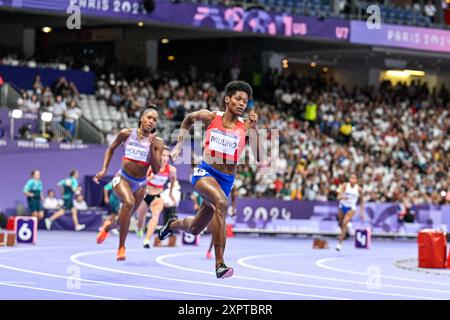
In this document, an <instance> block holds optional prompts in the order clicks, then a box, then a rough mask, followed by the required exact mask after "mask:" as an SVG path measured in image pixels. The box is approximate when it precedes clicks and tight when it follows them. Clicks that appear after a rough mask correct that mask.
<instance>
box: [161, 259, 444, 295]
mask: <svg viewBox="0 0 450 320" xmlns="http://www.w3.org/2000/svg"><path fill="white" fill-rule="evenodd" d="M201 253H202V252H188V253H174V254H168V255H164V256H160V257H158V258H157V262H158V263H161V264H163V265H166V266H168V267H171V268H174V269H179V270H184V271H190V272H198V273H205V274H209V272H208V271H204V270H198V269H192V268H186V267H181V266H178V265H174V264H171V263H168V262H165V261H164V259H166V258H171V257H178V256H185V255H189V254H201ZM281 255H283V254H274V256H281ZM284 255H287V254H284ZM289 255H292V254H289ZM264 256H270V255H264ZM248 258H251V257H244V258H241V259H239V260H238V263H239V261H241V263H239V264H241V265H243V266H245V267H249V268H252V269H258V270H261V271H267V272H272V273H279V274H288V275H293V276H301V277H304V278H313V279H314V278H316V276H309V275H307V274H297V273H293V272H286V271H279V270H274V269H266V268H260V267H255V266H252V265H249V264H246V263H242V261H243V260H245V259H248ZM234 278H237V279H243V280H252V281H259V282H271V283H281V284H285V285H292V286H302V287H310V288H318V289H329V290H336V291H346V292H357V293H366V294H372V295H383V296H395V297H405V298H414V299H437V300H441V298H434V297H424V296H415V295H405V294H400V293H388V292H375V291H367V290H357V289H345V288H339V287H329V286H320V285H312V284H302V283H296V282H292V281H291V282H282V281H277V280H268V279H260V278H250V277H244V276H234ZM322 280H327V281H338V282H346V283H348V282H352V281H349V280H342V279H336V278H324V279H322ZM355 282H356V283H357V284H364V285H366V286H367V283H366V282H358V281H355ZM443 292H447V291H443ZM449 293H450V292H449ZM444 300H445V299H444Z"/></svg>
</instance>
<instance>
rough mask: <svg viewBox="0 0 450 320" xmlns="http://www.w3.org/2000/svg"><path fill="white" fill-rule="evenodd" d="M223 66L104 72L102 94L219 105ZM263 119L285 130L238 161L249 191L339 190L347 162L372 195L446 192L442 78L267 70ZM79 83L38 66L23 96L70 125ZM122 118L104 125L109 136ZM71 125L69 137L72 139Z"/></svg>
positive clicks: (132, 111) (179, 116)
mask: <svg viewBox="0 0 450 320" xmlns="http://www.w3.org/2000/svg"><path fill="white" fill-rule="evenodd" d="M236 73H237V74H238V77H239V69H236V68H233V69H231V72H229V74H226V73H218V72H211V73H204V72H202V73H201V76H200V75H199V74H200V73H197V72H194V71H192V72H188V73H185V74H177V75H176V76H174V75H172V74H169V73H152V74H151V75H150V76H148V77H146V78H145V79H134V80H131V81H129V80H126V79H125V78H119V77H118V76H116V77H111V76H110V77H109V78H108V77H106V76H103V77H100V80H99V81H98V82H97V89H96V97H97V99H103V100H105V101H107V105H108V106H109V107H113V108H116V109H117V110H118V111H120V112H122V113H124V114H126V115H127V117H132V118H133V117H134V118H138V117H139V115H140V114H141V112H142V111H143V110H144V109H145V108H147V107H148V106H149V105H151V104H156V105H157V106H158V107H159V108H160V117H161V120H171V121H175V122H180V121H182V120H183V119H184V117H185V115H186V113H189V112H192V111H195V110H198V109H201V108H208V109H210V110H219V109H222V108H223V105H222V101H223V94H224V93H223V89H224V86H225V84H226V83H227V81H229V80H231V79H234V78H236ZM254 88H255V92H257V95H256V96H255V98H256V101H255V108H256V111H257V112H258V113H259V114H260V116H261V119H260V120H261V121H260V122H261V125H260V127H261V128H265V129H276V130H278V132H279V142H280V145H279V153H278V154H277V158H276V160H274V161H272V163H271V164H270V166H267V167H261V166H256V165H248V164H247V165H241V166H239V169H238V175H237V179H236V187H237V188H238V189H239V194H240V195H241V196H246V197H253V196H256V197H277V198H280V199H285V200H291V199H307V200H324V201H325V200H335V199H336V189H337V187H338V186H339V184H340V183H342V182H343V181H345V179H346V177H347V176H348V174H349V173H350V172H356V173H358V174H359V176H360V183H361V184H362V185H363V190H364V194H365V198H366V200H367V201H397V200H398V199H404V198H408V199H411V201H414V202H415V203H416V202H417V203H422V202H427V203H442V202H445V201H448V199H449V196H448V191H449V179H450V175H449V169H448V168H449V167H450V166H449V164H450V163H449V157H448V151H449V148H450V139H449V138H448V137H449V133H450V117H449V110H450V93H449V90H448V89H447V88H446V87H445V85H442V86H441V87H439V88H429V86H428V85H427V83H425V82H421V81H418V80H416V81H412V82H411V83H409V84H408V85H407V84H406V83H398V84H396V85H392V84H391V83H390V82H389V81H385V82H382V83H380V84H379V85H378V86H377V87H355V88H346V87H345V86H342V85H340V84H338V83H337V82H336V81H334V80H333V79H332V78H330V77H326V76H325V75H324V74H321V75H315V76H311V75H299V74H296V73H295V72H287V71H286V72H282V73H279V72H278V71H276V70H269V71H267V72H266V73H265V74H264V75H262V77H261V79H260V81H259V83H258V84H257V85H255V86H254ZM78 97H79V93H78V90H77V89H76V86H75V85H74V84H73V83H70V82H69V81H67V80H66V79H64V78H61V79H60V80H59V81H58V82H57V83H55V85H54V86H53V87H48V86H43V85H42V83H41V81H40V78H39V76H37V77H36V80H35V83H34V85H33V92H32V94H31V95H30V96H28V94H27V93H26V92H23V93H22V97H21V98H20V99H19V100H18V105H19V107H22V108H24V109H26V110H28V111H30V112H39V111H50V112H53V114H54V117H55V119H56V120H57V121H61V123H62V124H63V125H64V127H65V128H66V129H67V130H68V132H69V133H70V134H73V131H74V128H75V125H74V124H75V123H76V120H77V119H78V118H79V117H80V116H81V110H80V109H79V108H78V107H77V99H78ZM120 129H121V124H120V122H118V123H117V126H116V127H115V128H113V130H112V131H111V132H109V133H107V135H106V140H107V141H108V142H109V143H110V142H111V141H112V140H113V139H114V136H115V134H116V133H117V132H118V130H120ZM70 134H69V137H68V139H69V140H70Z"/></svg>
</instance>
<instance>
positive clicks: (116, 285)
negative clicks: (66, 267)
mask: <svg viewBox="0 0 450 320" xmlns="http://www.w3.org/2000/svg"><path fill="white" fill-rule="evenodd" d="M49 248H51V247H43V248H17V249H16V250H14V249H11V250H5V251H0V253H7V252H15V251H29V250H39V249H46V250H48V249H49ZM53 248H64V249H67V248H66V247H53ZM110 251H111V252H112V251H114V252H115V250H110ZM0 268H3V269H8V270H13V271H18V272H24V273H30V274H36V275H41V276H46V277H51V278H58V279H70V280H72V281H73V280H75V279H74V277H67V276H61V275H57V274H53V273H45V272H38V271H33V270H27V269H22V268H16V267H12V266H8V265H4V264H0ZM76 280H79V281H84V282H88V283H96V284H102V285H109V286H115V287H124V288H132V289H141V290H146V291H156V292H165V293H176V294H182V295H190V296H198V297H207V298H216V299H228V300H243V299H240V298H233V297H226V296H218V295H210V294H202V293H196V292H185V291H175V290H167V289H159V288H151V287H142V286H135V285H126V284H120V283H115V282H106V281H97V280H89V279H82V278H77V279H76Z"/></svg>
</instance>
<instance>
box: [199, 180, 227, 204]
mask: <svg viewBox="0 0 450 320" xmlns="http://www.w3.org/2000/svg"><path fill="white" fill-rule="evenodd" d="M194 190H195V191H197V192H198V193H199V194H200V196H201V197H202V198H203V202H205V201H206V203H207V204H208V205H209V206H215V205H217V203H219V202H220V201H228V199H227V196H226V195H225V192H223V190H222V188H221V187H220V185H219V183H218V182H217V181H216V179H214V178H213V177H204V178H201V179H200V180H198V181H197V183H196V184H195V185H194ZM202 204H203V203H202Z"/></svg>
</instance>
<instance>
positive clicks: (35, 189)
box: [23, 170, 44, 220]
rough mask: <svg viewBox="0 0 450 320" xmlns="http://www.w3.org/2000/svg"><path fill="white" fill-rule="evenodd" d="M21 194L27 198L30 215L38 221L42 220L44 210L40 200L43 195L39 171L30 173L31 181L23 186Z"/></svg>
mask: <svg viewBox="0 0 450 320" xmlns="http://www.w3.org/2000/svg"><path fill="white" fill-rule="evenodd" d="M23 193H24V194H25V196H26V197H27V203H28V209H29V210H30V212H31V215H32V216H33V217H37V218H38V219H39V220H40V219H43V218H44V210H43V208H42V204H41V200H43V199H44V195H43V194H42V181H41V172H40V171H39V170H33V171H31V179H29V180H28V181H27V183H26V184H25V186H24V188H23Z"/></svg>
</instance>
